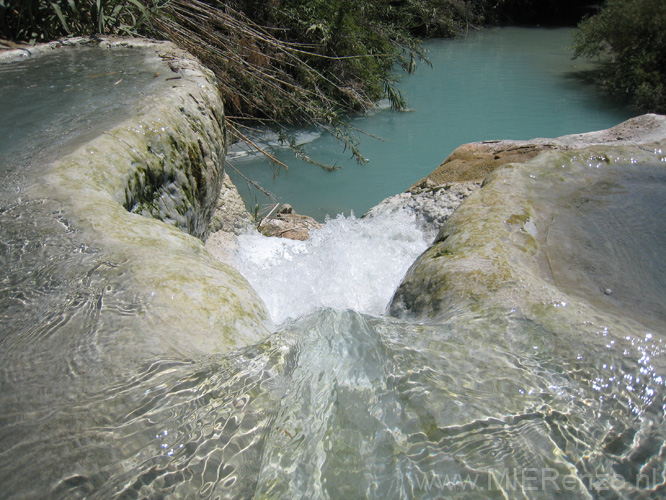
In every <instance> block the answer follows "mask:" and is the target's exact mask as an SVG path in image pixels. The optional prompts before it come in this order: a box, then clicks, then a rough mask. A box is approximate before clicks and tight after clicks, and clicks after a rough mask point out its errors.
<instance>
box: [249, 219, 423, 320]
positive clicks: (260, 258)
mask: <svg viewBox="0 0 666 500" xmlns="http://www.w3.org/2000/svg"><path fill="white" fill-rule="evenodd" d="M431 240H432V235H428V234H427V232H424V231H422V230H421V229H419V227H418V225H417V222H416V217H415V215H414V214H413V213H411V212H410V211H408V210H401V211H399V212H397V213H396V212H394V213H392V214H391V215H390V217H389V216H386V215H379V216H376V217H368V218H361V219H357V218H355V217H354V216H353V214H352V216H350V217H344V216H342V215H339V216H338V217H337V218H335V219H332V220H328V221H327V222H326V224H325V225H324V227H323V228H321V229H318V230H314V231H312V232H311V233H310V239H309V240H308V241H294V240H289V239H284V238H273V237H270V238H269V237H265V236H262V235H260V234H258V233H256V232H254V233H252V234H245V235H241V236H239V238H238V250H237V254H236V260H237V264H238V268H239V270H240V271H241V273H242V274H243V275H244V276H245V278H247V280H248V281H249V282H250V284H251V285H252V286H253V287H254V289H255V290H256V291H257V292H258V293H259V295H260V296H261V297H262V299H263V300H264V302H265V303H266V306H267V308H268V310H269V312H270V314H271V317H272V319H273V321H274V322H275V323H276V324H280V323H282V322H283V321H284V320H285V319H287V318H297V317H299V316H302V315H304V314H307V313H309V312H311V311H313V310H315V309H318V308H321V307H331V308H334V309H340V310H347V309H351V310H355V311H358V312H362V313H367V314H383V313H384V312H385V310H386V307H387V305H388V303H389V301H390V300H391V297H392V296H393V293H394V291H395V289H396V288H397V286H398V285H399V284H400V281H401V279H402V278H403V276H404V275H405V273H406V272H407V270H408V269H409V266H410V265H411V264H412V262H414V260H415V259H416V258H417V257H418V256H419V255H420V254H421V253H422V252H423V251H425V249H426V248H427V247H428V245H429V243H430V242H431Z"/></svg>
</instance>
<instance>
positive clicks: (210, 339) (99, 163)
mask: <svg viewBox="0 0 666 500" xmlns="http://www.w3.org/2000/svg"><path fill="white" fill-rule="evenodd" d="M105 43H106V44H107V46H108V48H109V49H111V50H112V49H113V47H114V46H116V45H119V46H127V45H128V44H130V45H131V44H132V43H134V42H129V41H122V40H121V41H112V42H111V41H107V42H105ZM140 45H143V46H147V47H148V49H147V50H152V51H153V57H159V58H161V59H163V60H164V61H165V63H164V71H165V73H166V74H167V75H171V76H170V77H169V78H168V81H169V82H172V83H171V84H167V85H166V86H165V88H164V89H163V90H162V91H160V92H158V93H156V94H153V95H150V96H148V97H146V98H145V99H144V100H142V101H141V103H140V104H139V106H138V109H137V110H136V112H135V113H134V114H133V115H132V116H130V117H129V118H127V119H126V120H125V121H124V122H122V123H121V124H120V125H118V126H115V127H114V128H112V129H110V130H107V131H106V132H105V133H103V134H102V135H100V136H99V137H97V138H96V139H94V140H92V141H90V142H88V143H86V144H84V145H83V146H81V147H79V148H78V149H76V150H75V151H73V152H72V153H70V154H68V155H66V156H64V157H62V158H60V159H58V160H57V161H56V162H55V163H54V164H52V165H50V166H49V167H48V169H46V171H45V174H44V177H43V178H42V180H41V183H40V185H39V186H37V187H36V188H35V189H36V192H38V193H39V194H40V195H44V196H48V197H50V198H55V199H58V200H61V201H63V202H64V204H65V205H66V207H67V215H68V217H69V218H71V220H72V221H74V223H75V224H76V226H77V228H79V230H81V231H82V233H83V234H84V236H85V238H86V240H87V244H88V245H90V246H91V247H95V248H100V249H102V251H103V252H105V253H106V254H107V255H108V256H109V259H110V260H113V261H114V262H121V263H122V264H121V266H122V268H123V269H124V272H125V274H127V275H128V276H129V277H130V282H129V283H128V285H127V286H128V287H132V288H133V289H134V293H138V294H140V295H142V296H145V297H146V299H145V300H146V303H147V305H146V312H145V317H142V318H141V317H140V318H138V321H140V322H141V321H145V325H144V327H137V335H139V334H140V335H145V336H146V337H147V340H146V341H147V342H148V343H149V344H151V346H152V347H151V349H153V348H154V349H156V350H158V351H160V350H166V351H167V352H174V351H175V352H178V353H185V354H189V355H193V354H200V353H213V352H226V351H228V350H230V349H234V348H238V347H242V346H245V345H248V344H253V343H256V342H257V341H258V340H259V339H261V338H262V337H264V336H265V335H266V334H267V333H268V332H269V331H270V328H272V325H271V323H270V320H269V318H268V314H267V312H266V310H265V307H264V305H263V302H262V301H261V299H260V298H259V297H258V296H257V295H256V293H255V292H254V290H252V288H251V287H250V285H249V284H248V283H247V282H246V281H245V279H244V278H243V277H242V276H241V275H240V274H239V273H238V272H236V271H235V270H234V269H233V268H231V267H230V266H228V265H225V264H222V263H220V262H217V261H215V260H214V259H213V258H212V257H211V256H210V254H209V253H208V252H207V251H206V250H205V248H204V245H203V243H202V241H201V240H200V239H199V238H203V237H205V236H206V234H207V231H208V224H209V221H210V219H211V215H212V213H213V211H214V209H215V202H216V200H217V197H218V194H219V192H220V186H221V181H222V173H223V168H222V166H223V158H224V154H225V151H226V144H225V139H226V138H225V130H224V122H223V108H222V103H221V100H220V97H219V94H218V91H217V88H216V86H215V82H214V77H213V75H212V73H210V72H209V71H208V70H206V69H205V68H203V67H202V66H201V65H200V64H199V63H198V62H197V61H196V60H195V59H194V58H192V57H191V56H189V55H188V54H187V53H185V52H184V51H181V50H179V49H176V48H175V47H174V46H173V45H171V44H167V43H155V44H152V45H151V44H150V43H147V42H141V43H140ZM158 219H159V220H158ZM155 346H157V347H155Z"/></svg>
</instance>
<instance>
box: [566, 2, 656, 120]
mask: <svg viewBox="0 0 666 500" xmlns="http://www.w3.org/2000/svg"><path fill="white" fill-rule="evenodd" d="M574 57H588V58H599V60H600V62H601V67H600V77H601V79H602V82H603V85H604V86H605V87H606V88H607V89H608V90H609V91H610V92H612V93H614V94H617V95H620V96H622V97H624V98H626V99H628V100H631V101H633V102H634V103H635V104H636V105H638V106H639V107H640V108H643V109H645V110H647V111H664V110H666V6H665V5H664V0H609V1H608V2H607V3H606V5H605V6H604V8H603V9H602V10H601V11H600V12H599V13H598V14H597V15H595V16H593V17H589V18H587V19H585V20H583V21H582V22H581V23H580V25H579V29H578V31H577V32H576V34H575V37H574Z"/></svg>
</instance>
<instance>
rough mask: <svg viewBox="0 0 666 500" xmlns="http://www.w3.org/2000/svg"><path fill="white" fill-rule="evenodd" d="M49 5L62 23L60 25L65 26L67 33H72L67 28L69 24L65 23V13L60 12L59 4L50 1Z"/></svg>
mask: <svg viewBox="0 0 666 500" xmlns="http://www.w3.org/2000/svg"><path fill="white" fill-rule="evenodd" d="M51 7H53V10H54V11H55V13H56V16H58V19H59V20H60V23H61V24H62V27H63V28H65V31H66V32H67V33H68V34H70V35H71V34H72V32H71V30H70V29H69V26H68V25H67V19H65V15H64V14H63V13H62V9H61V8H60V5H58V4H57V3H56V2H51Z"/></svg>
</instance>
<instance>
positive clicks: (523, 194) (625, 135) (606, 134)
mask: <svg viewBox="0 0 666 500" xmlns="http://www.w3.org/2000/svg"><path fill="white" fill-rule="evenodd" d="M496 156H499V158H496ZM506 159H510V162H508V163H503V162H504V160H506ZM664 161H666V117H665V116H659V115H643V116H640V117H637V118H634V119H632V120H629V121H627V122H624V123H622V124H620V125H618V126H616V127H613V128H611V129H608V130H605V131H599V132H592V133H588V134H578V135H572V136H565V137H560V138H557V139H536V140H534V141H521V142H513V141H498V142H483V143H474V144H468V145H465V146H462V147H461V148H458V149H457V150H456V151H455V152H454V153H453V154H452V155H451V156H450V157H449V159H448V160H447V162H445V163H444V164H443V165H442V166H441V167H440V168H439V169H438V171H439V172H437V171H435V172H434V173H433V174H431V176H429V178H427V179H426V180H424V181H421V183H423V182H430V183H435V182H436V181H435V180H433V179H440V180H441V179H442V178H443V177H441V175H442V172H444V173H446V175H449V174H451V176H449V177H445V178H447V179H448V180H449V181H452V180H454V179H468V178H479V177H480V176H482V175H485V173H486V171H487V170H488V169H490V170H492V168H491V167H493V168H494V167H500V168H496V169H495V170H494V171H492V173H490V175H488V176H487V177H486V178H485V180H484V181H483V186H482V188H481V189H479V190H478V191H476V192H475V193H474V194H472V195H471V196H470V197H469V198H468V199H467V200H466V201H465V202H464V203H462V204H461V205H460V207H459V208H458V209H457V210H456V211H455V213H454V214H453V215H452V216H451V217H450V218H449V219H448V221H447V222H446V223H445V225H444V227H443V228H442V230H441V231H440V233H439V234H438V236H437V238H436V240H435V242H434V243H433V244H432V246H431V247H430V248H429V249H428V250H427V251H426V252H425V253H424V254H423V255H421V256H420V257H419V258H418V259H417V261H416V262H415V263H414V264H413V265H412V267H411V268H410V270H409V271H408V273H407V275H406V277H405V278H404V280H403V282H402V283H401V284H400V286H399V287H398V289H397V291H396V293H395V295H394V297H393V299H392V302H391V304H390V313H391V314H392V315H394V316H406V317H411V318H413V319H418V320H421V321H435V322H442V321H448V320H450V319H452V318H455V317H456V315H458V314H461V313H463V312H464V313H468V312H469V311H471V314H486V315H487V313H488V311H489V310H490V309H496V310H501V311H505V313H509V312H511V311H513V313H511V314H517V315H521V317H523V318H527V319H529V320H530V321H536V322H537V323H539V324H541V325H545V324H548V325H550V326H552V328H553V329H556V328H561V327H562V325H565V324H566V323H567V321H562V316H563V315H567V314H568V315H569V316H568V321H573V322H574V323H576V324H577V325H578V326H579V327H580V328H581V330H582V329H583V328H584V326H583V325H585V324H587V323H585V322H586V321H587V320H589V319H590V318H601V317H607V316H605V313H604V314H600V313H599V312H598V311H597V310H595V308H594V307H593V305H592V303H591V301H590V300H588V299H589V297H587V296H585V297H583V298H582V299H581V297H576V296H572V295H571V294H569V293H567V292H566V291H564V290H562V289H561V288H559V287H558V286H557V283H556V282H554V281H553V277H552V269H549V265H548V255H547V252H546V245H545V240H546V239H547V231H548V224H549V221H550V220H552V217H551V216H552V215H553V214H554V213H557V210H558V207H557V201H558V200H557V193H560V192H563V193H566V192H568V191H567V190H571V189H574V188H576V187H580V186H585V183H586V182H588V180H587V179H588V173H590V174H591V173H592V172H599V170H600V169H601V170H603V168H604V166H605V165H624V164H635V163H639V164H641V163H646V164H652V165H658V166H661V165H663V162H664ZM474 162H478V163H479V164H480V167H479V169H477V170H474V168H472V172H476V173H470V174H469V175H468V174H467V173H466V172H465V171H464V170H465V169H464V168H462V166H463V165H464V164H465V163H474ZM493 162H495V163H493ZM455 165H457V167H456V168H452V166H455ZM458 167H460V171H457V169H458ZM664 168H666V167H664ZM454 170H456V171H455V172H454ZM453 174H455V176H453ZM417 184H418V183H417ZM551 193H552V197H553V199H554V201H553V203H552V204H550V205H547V207H548V208H544V207H546V205H544V204H542V203H541V201H540V200H541V199H542V198H543V197H544V196H550V194H551ZM544 212H546V213H544ZM599 293H600V294H601V291H599ZM562 305H566V307H564V306H562ZM560 306H562V307H560ZM505 313H503V314H505ZM556 317H557V318H559V319H556ZM557 325H559V326H557Z"/></svg>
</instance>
